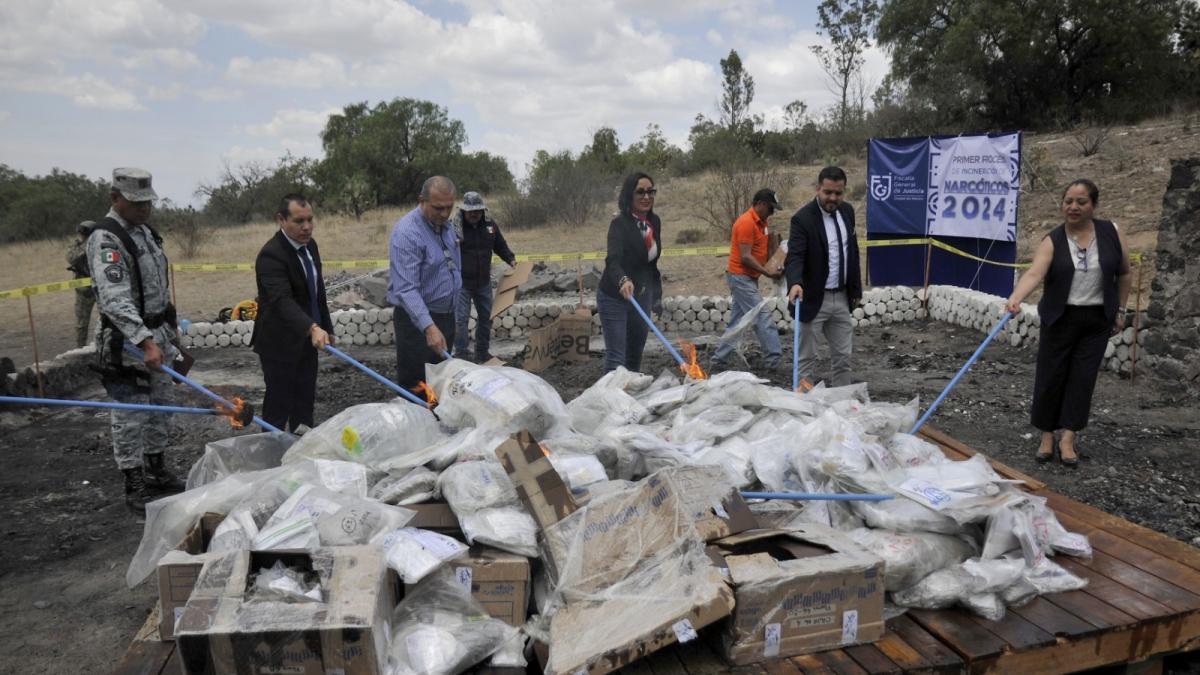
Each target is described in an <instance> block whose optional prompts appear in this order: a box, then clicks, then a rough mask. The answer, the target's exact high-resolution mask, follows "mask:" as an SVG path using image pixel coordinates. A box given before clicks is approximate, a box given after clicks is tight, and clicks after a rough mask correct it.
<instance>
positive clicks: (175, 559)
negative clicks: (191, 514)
mask: <svg viewBox="0 0 1200 675" xmlns="http://www.w3.org/2000/svg"><path fill="white" fill-rule="evenodd" d="M224 519H225V516H223V515H221V514H219V513H206V514H204V515H203V516H201V517H200V519H199V520H197V521H196V524H195V525H193V526H192V528H191V529H190V530H188V533H187V535H185V536H184V538H183V541H181V542H179V546H177V547H175V550H174V551H170V552H168V553H167V554H166V555H165V556H163V557H162V559H161V560H159V561H158V607H159V623H158V637H159V639H160V640H171V639H174V637H175V622H176V621H177V620H178V619H179V615H180V614H181V613H182V612H183V606H184V605H186V604H187V601H188V597H189V596H191V594H192V588H193V587H194V586H195V585H196V577H198V576H200V570H201V569H202V568H203V567H204V563H206V562H208V561H209V560H211V559H213V558H214V557H216V556H217V555H219V554H213V553H206V551H207V550H208V542H209V541H211V540H212V536H213V533H214V532H216V530H217V525H220V524H221V521H222V520H224Z"/></svg>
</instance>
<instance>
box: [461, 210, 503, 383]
mask: <svg viewBox="0 0 1200 675" xmlns="http://www.w3.org/2000/svg"><path fill="white" fill-rule="evenodd" d="M458 211H459V213H458V218H457V219H456V222H455V223H454V229H455V231H456V232H455V233H456V234H457V235H458V245H459V248H460V249H461V250H462V288H461V289H459V291H458V303H457V304H456V305H455V307H454V324H455V328H454V355H455V356H456V357H458V358H460V359H467V358H468V357H467V343H468V342H469V341H470V339H471V335H470V333H469V332H468V330H467V328H468V327H469V322H470V319H471V305H472V304H474V305H475V314H476V316H475V362H476V363H484V362H485V361H487V360H489V359H490V358H492V356H491V354H489V353H488V346H489V344H490V342H491V338H492V300H493V298H492V254H493V253H494V254H496V255H498V256H500V259H501V260H503V261H504V262H506V263H508V265H509V267H512V266H513V265H515V264H516V263H517V257H516V256H515V255H513V252H512V250H511V249H509V248H508V242H506V241H504V235H502V234H500V226H499V225H497V224H496V221H494V220H492V219H491V218H490V217H489V216H488V212H487V205H485V204H484V203H483V197H481V196H480V195H479V193H478V192H468V193H466V194H464V195H463V200H462V206H460V207H458ZM468 360H469V359H468Z"/></svg>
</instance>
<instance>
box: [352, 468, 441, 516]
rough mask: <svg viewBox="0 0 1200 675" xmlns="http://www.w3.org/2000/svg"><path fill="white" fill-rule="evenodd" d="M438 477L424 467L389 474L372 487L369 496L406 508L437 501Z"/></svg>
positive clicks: (438, 493)
mask: <svg viewBox="0 0 1200 675" xmlns="http://www.w3.org/2000/svg"><path fill="white" fill-rule="evenodd" d="M437 481H438V475H437V474H436V473H434V472H432V471H430V470H429V469H426V468H425V467H423V466H418V467H416V468H413V469H408V470H405V469H400V470H398V471H395V472H393V473H389V474H387V475H386V476H384V477H383V478H382V479H381V480H379V481H378V482H376V483H375V484H374V485H372V486H371V491H370V492H369V493H368V496H369V497H370V498H371V499H374V500H375V501H380V502H383V503H384V504H395V505H397V506H404V505H406V504H420V503H421V502H427V501H430V500H431V499H437V498H438V497H439V496H440V494H441V492H440V491H439V490H438V486H437Z"/></svg>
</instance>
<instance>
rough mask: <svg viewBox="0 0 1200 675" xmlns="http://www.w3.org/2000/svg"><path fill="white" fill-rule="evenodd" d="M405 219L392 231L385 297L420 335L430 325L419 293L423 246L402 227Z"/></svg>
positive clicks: (410, 232) (410, 230)
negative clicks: (404, 312)
mask: <svg viewBox="0 0 1200 675" xmlns="http://www.w3.org/2000/svg"><path fill="white" fill-rule="evenodd" d="M406 220H407V217H405V218H401V219H400V220H399V221H397V223H396V226H395V228H394V229H393V230H392V238H391V244H390V251H389V255H388V258H389V260H390V265H391V270H390V273H389V275H388V276H389V278H390V281H389V284H390V288H389V289H388V291H389V292H388V295H389V296H390V298H389V299H390V300H391V301H392V302H393V304H395V305H396V306H397V307H401V308H403V309H404V311H406V312H408V315H409V316H410V317H412V320H413V322H414V323H415V324H416V326H417V328H419V329H420V330H421V331H422V332H424V330H425V329H426V328H428V327H429V326H430V325H431V324H433V319H432V318H431V317H430V316H429V307H428V306H426V304H425V299H424V298H422V297H421V291H420V287H421V266H422V264H424V262H425V255H426V247H425V246H424V245H423V242H421V241H417V240H416V238H415V237H414V236H413V234H414V233H413V230H412V228H411V227H407V226H406V225H408V223H406V222H405V221H406Z"/></svg>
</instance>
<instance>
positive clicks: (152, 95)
mask: <svg viewBox="0 0 1200 675" xmlns="http://www.w3.org/2000/svg"><path fill="white" fill-rule="evenodd" d="M181 94H183V85H182V84H179V83H178V82H172V83H170V84H168V85H167V86H165V87H159V86H155V85H150V86H149V87H147V88H146V98H147V99H149V100H151V101H175V100H178V98H179V96H180V95H181Z"/></svg>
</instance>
